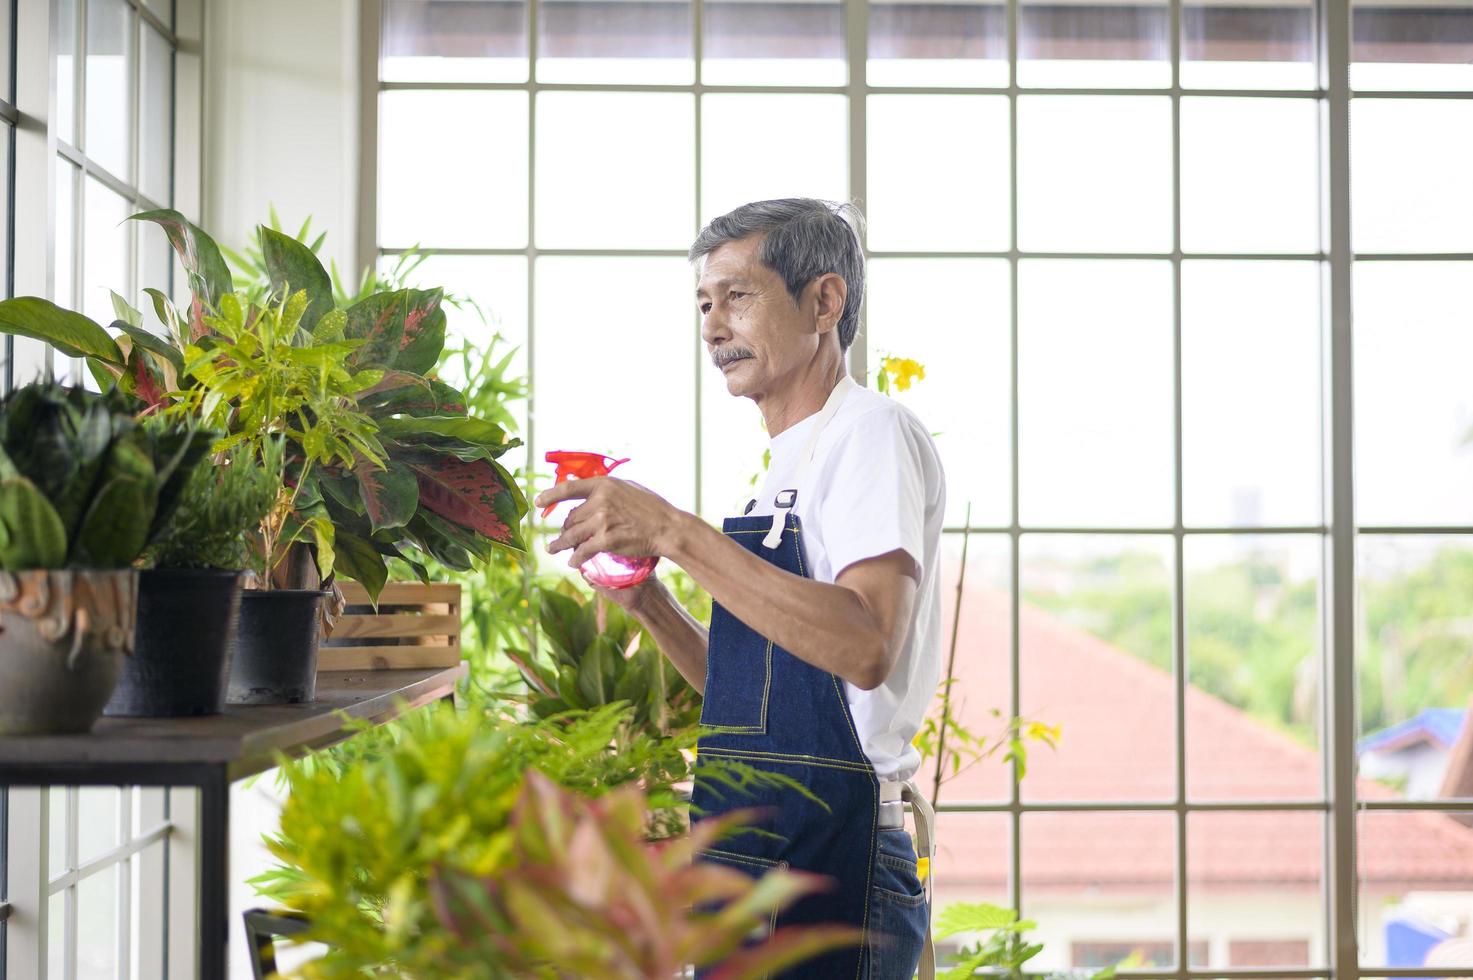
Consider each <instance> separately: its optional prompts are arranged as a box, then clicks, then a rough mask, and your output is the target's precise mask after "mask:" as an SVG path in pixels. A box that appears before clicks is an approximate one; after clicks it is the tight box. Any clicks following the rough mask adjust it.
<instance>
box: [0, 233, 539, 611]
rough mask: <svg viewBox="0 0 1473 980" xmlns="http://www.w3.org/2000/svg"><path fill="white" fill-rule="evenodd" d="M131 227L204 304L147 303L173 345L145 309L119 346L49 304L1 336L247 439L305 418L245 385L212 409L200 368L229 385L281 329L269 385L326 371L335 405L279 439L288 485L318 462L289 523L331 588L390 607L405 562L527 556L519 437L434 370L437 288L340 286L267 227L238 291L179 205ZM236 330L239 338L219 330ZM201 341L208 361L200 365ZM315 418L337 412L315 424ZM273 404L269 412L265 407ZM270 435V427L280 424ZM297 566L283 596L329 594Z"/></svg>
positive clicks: (439, 317) (7, 306)
mask: <svg viewBox="0 0 1473 980" xmlns="http://www.w3.org/2000/svg"><path fill="white" fill-rule="evenodd" d="M133 217H134V218H135V219H137V220H147V221H153V222H156V223H157V224H159V225H160V226H161V227H162V228H163V230H164V232H165V234H166V235H167V236H168V239H169V241H170V243H171V244H172V245H173V247H174V250H175V252H176V253H177V254H178V256H179V259H180V262H181V264H182V266H183V268H184V271H185V274H186V276H187V279H188V282H189V286H190V293H191V300H190V305H189V308H188V309H187V310H183V311H181V310H177V309H175V307H174V306H173V304H172V303H171V302H170V301H169V299H168V297H167V296H165V295H164V294H163V293H162V292H160V291H158V290H156V289H148V290H146V291H145V292H146V293H147V294H148V296H149V298H150V300H151V301H152V304H153V308H154V311H155V313H156V314H157V316H158V318H159V320H160V322H161V323H162V324H163V325H164V328H165V332H166V334H167V336H166V337H159V336H155V335H154V334H152V333H150V332H149V331H147V330H145V329H143V327H142V326H141V323H142V315H141V314H140V313H139V312H138V311H137V310H134V309H133V308H131V307H130V306H128V304H127V303H126V302H125V301H123V300H121V299H120V298H115V304H114V306H115V311H116V312H117V314H118V319H117V320H116V321H114V323H113V325H112V326H113V329H114V330H115V331H116V333H115V334H109V332H108V331H107V330H104V329H103V328H102V327H101V326H99V325H98V324H96V323H94V322H93V321H92V320H90V319H88V318H87V317H85V316H82V315H81V314H78V313H73V312H70V311H67V310H63V309H61V308H59V307H57V306H55V305H54V304H52V303H49V302H47V301H45V300H42V299H37V298H35V297H20V298H18V299H13V300H7V301H5V302H3V303H0V332H7V333H13V334H18V335H22V336H28V337H36V338H39V339H41V340H45V341H47V342H49V343H51V344H52V346H53V347H55V348H56V349H57V350H58V351H59V352H61V353H63V354H66V355H68V356H72V357H82V358H85V359H86V361H87V364H88V366H89V368H90V369H91V370H92V372H93V374H94V375H95V376H96V377H97V378H98V379H99V380H100V381H101V382H104V383H106V384H108V385H112V384H116V386H117V388H118V389H119V390H120V391H122V392H124V393H126V394H129V395H131V396H133V397H134V398H135V399H137V400H138V402H139V403H140V404H139V410H140V411H143V412H150V411H158V410H160V409H162V408H165V407H167V406H169V405H173V404H176V403H177V402H179V401H181V400H183V401H189V402H190V403H191V404H192V405H194V406H196V407H198V409H199V411H201V412H202V413H203V414H204V415H206V416H207V417H211V418H217V417H220V416H221V415H222V414H223V415H224V416H227V417H228V418H229V423H230V424H229V426H228V427H229V429H230V431H231V433H232V434H233V435H237V436H244V435H245V434H247V433H249V432H251V431H256V432H259V431H260V430H259V428H257V429H255V430H253V429H252V426H253V424H256V423H262V422H263V420H268V419H269V418H272V417H275V416H276V415H278V414H283V415H289V414H290V413H292V412H293V411H294V410H293V409H291V408H286V409H282V408H281V407H280V406H279V405H278V404H277V403H276V402H275V401H274V400H272V399H266V398H264V397H257V394H258V393H257V391H256V389H255V388H253V387H248V386H247V385H246V384H245V383H244V381H243V382H242V385H241V386H240V387H238V388H236V389H234V390H231V389H230V388H229V386H228V385H223V386H222V384H218V383H217V384H215V385H214V388H215V392H216V399H217V401H216V402H207V401H206V398H207V397H208V394H209V393H208V392H201V391H200V389H201V388H203V387H207V385H206V382H205V379H204V378H202V377H200V376H199V375H197V374H196V371H197V370H199V369H201V368H202V367H206V366H209V367H212V368H214V369H215V371H216V373H217V375H218V374H220V373H224V374H226V376H227V377H228V376H229V373H230V371H231V369H232V367H235V366H237V365H233V364H232V363H231V358H229V357H225V356H221V355H219V354H217V353H216V351H217V349H218V348H219V347H221V346H222V345H229V344H237V345H238V344H240V343H242V342H243V341H242V339H241V338H243V337H245V336H249V335H252V334H255V335H257V337H258V339H262V338H264V336H265V332H266V329H267V327H268V326H269V327H270V330H271V332H272V333H273V334H274V341H273V343H272V345H271V346H270V360H269V363H267V362H262V363H261V364H260V366H262V367H263V368H267V369H268V370H267V371H266V373H264V374H257V375H256V377H257V378H258V379H264V378H269V377H271V376H273V374H272V372H274V371H275V370H277V369H278V368H283V367H285V368H288V369H291V370H296V369H300V368H305V367H311V368H315V369H316V370H317V372H318V374H319V378H318V379H317V384H318V388H317V394H318V395H329V396H331V397H326V398H325V399H324V400H321V401H319V402H318V403H317V404H316V405H311V404H309V403H307V402H303V404H302V408H303V409H304V410H303V411H297V412H296V413H295V415H294V416H293V417H290V419H289V424H287V425H286V426H283V432H282V435H283V436H284V438H285V439H286V440H287V448H286V474H287V479H288V480H289V481H290V480H292V479H293V474H294V473H296V472H297V471H298V470H301V469H304V468H307V469H311V468H313V467H315V469H316V471H317V481H316V485H315V486H313V485H311V481H310V480H308V481H307V485H303V484H300V483H298V484H293V493H292V498H293V499H292V504H291V508H290V511H291V515H292V516H291V517H290V519H289V520H287V519H284V520H283V522H282V527H283V528H285V529H287V530H288V531H290V530H292V529H294V528H295V527H296V526H297V525H301V526H305V527H311V528H312V533H311V537H312V539H313V540H314V541H315V544H316V546H317V559H318V562H319V566H318V568H317V570H316V571H317V572H318V573H319V575H320V577H321V578H324V579H325V578H326V577H327V576H328V575H330V574H331V573H332V572H333V571H337V572H338V573H340V574H343V575H344V576H346V577H349V578H354V579H357V580H358V581H359V582H360V583H362V584H363V585H364V587H365V588H366V589H367V590H368V591H369V592H370V594H372V595H375V596H376V595H377V593H378V591H379V589H380V588H381V587H382V585H383V583H384V581H385V580H386V579H387V568H386V561H387V560H388V559H390V558H396V557H402V558H404V559H405V561H406V562H407V563H408V567H409V568H410V569H411V570H412V571H413V572H414V573H415V574H417V575H420V576H421V577H424V576H425V574H426V572H425V566H424V559H425V558H426V557H428V558H430V559H433V560H434V561H436V562H438V563H439V564H441V565H443V566H444V567H446V568H450V569H456V570H467V569H470V568H471V567H472V565H473V563H474V562H477V561H484V560H486V558H487V557H488V556H489V555H490V554H491V553H492V552H493V551H494V550H495V549H497V548H507V549H511V550H515V551H524V550H525V545H524V543H523V539H522V535H521V530H520V523H521V520H522V518H523V516H524V515H525V514H526V511H527V504H526V500H525V498H524V497H523V495H522V492H521V490H520V489H519V488H518V486H517V485H516V483H515V481H514V480H513V479H512V478H511V476H510V474H508V473H507V471H506V470H505V469H504V468H503V467H502V466H501V465H500V464H499V463H498V462H497V460H498V458H499V457H500V456H501V455H502V454H504V453H505V452H507V451H508V450H510V449H512V448H513V447H515V446H516V445H518V444H519V443H518V441H517V440H515V439H508V438H507V437H506V434H505V431H504V430H503V429H502V427H501V426H499V425H497V424H496V423H495V422H493V421H490V420H489V419H486V418H478V417H476V416H474V415H470V414H468V413H467V411H466V403H465V397H464V395H463V394H462V392H460V391H459V390H457V389H456V388H454V387H452V386H450V385H448V384H446V383H444V382H443V381H441V380H439V379H438V378H437V377H436V376H435V374H434V369H435V366H436V364H437V362H438V360H439V358H440V355H441V352H442V350H443V348H444V343H445V314H444V311H443V310H442V309H441V303H442V300H443V293H442V291H441V290H438V289H412V288H408V287H402V288H399V287H396V288H387V289H386V288H380V287H383V286H386V285H388V284H387V283H386V282H385V281H384V280H381V279H379V278H378V277H377V274H373V275H371V276H369V277H367V278H365V280H364V283H363V289H361V290H360V294H361V295H354V296H347V295H346V293H345V292H335V290H334V286H333V281H332V278H331V277H330V276H329V274H328V273H327V271H326V270H324V269H323V267H322V264H321V262H319V261H318V259H317V256H316V255H315V254H314V252H313V249H312V248H311V247H310V246H309V245H307V244H304V243H302V242H300V241H298V240H297V239H296V238H293V237H291V236H290V235H287V234H285V233H283V232H281V231H279V230H277V229H275V228H271V227H265V226H262V227H260V228H258V229H257V235H256V243H257V244H256V252H255V253H254V254H255V256H257V257H258V260H259V264H258V268H255V269H253V272H255V271H259V272H260V273H261V274H263V275H264V281H258V282H255V283H252V284H248V285H247V287H246V289H245V290H244V291H242V292H241V293H237V292H236V290H235V286H234V280H233V277H232V275H231V272H230V269H229V266H228V265H227V263H226V261H225V258H224V256H223V255H222V253H221V250H220V248H219V246H218V245H217V244H216V243H215V241H214V240H213V239H212V238H211V237H210V236H209V235H207V234H206V233H205V232H204V231H202V230H201V229H199V228H198V227H196V226H195V225H193V224H191V223H190V222H189V221H188V220H186V219H185V218H184V217H183V216H182V215H180V214H179V213H178V212H175V211H167V210H163V211H150V212H145V213H142V214H137V215H134V216H133ZM364 290H370V291H368V292H366V293H364ZM339 300H343V301H344V302H345V303H346V304H347V305H340V304H339ZM270 311H275V312H274V314H273V313H272V312H270ZM261 316H267V317H268V318H270V317H273V316H274V322H273V323H271V324H265V323H263V324H261V325H259V326H258V325H257V320H258V319H259V318H260V317H261ZM222 324H226V325H229V326H230V327H231V328H233V330H234V333H233V334H231V333H229V332H228V331H227V332H226V333H222V332H221V331H222V329H223V328H222ZM191 347H194V348H197V349H198V351H199V352H200V355H201V356H197V357H196V356H190V351H189V348H191ZM264 347H265V345H258V346H257V347H253V348H251V349H249V350H237V351H235V352H234V353H236V354H245V355H248V357H247V363H249V362H250V359H251V358H259V357H260V356H262V355H263V348H264ZM240 373H241V372H239V371H238V372H237V375H239V374H240ZM344 378H346V379H348V381H347V382H344ZM293 383H295V382H293ZM318 407H325V408H328V409H329V411H328V414H327V415H326V416H325V417H319V416H318V415H317V414H316V413H315V411H314V409H315V408H318ZM261 408H264V411H265V414H261V413H260V412H256V409H261ZM253 412H255V414H253ZM266 431H267V433H268V434H269V433H270V432H271V431H272V430H271V427H270V425H269V424H267V426H266ZM319 438H320V440H321V441H320V442H315V441H314V442H312V443H307V442H304V441H302V440H306V439H312V440H318V439H319ZM293 522H295V523H293ZM327 527H331V528H332V532H331V537H332V541H329V540H328V537H329V535H328V532H327V531H326V530H325V529H326V528H327ZM288 536H290V535H288ZM296 543H297V541H296V540H295V539H293V541H292V544H296ZM288 550H289V551H292V552H293V553H294V554H295V555H300V554H301V551H302V549H300V548H294V549H288ZM267 553H268V554H269V553H270V549H269V548H268V549H267ZM324 564H326V565H330V566H331V567H322V566H323V565H324ZM274 567H277V568H281V567H283V566H282V565H277V566H274ZM284 567H286V568H287V569H288V570H289V573H288V574H286V575H285V579H286V581H284V582H283V584H287V585H301V584H315V583H305V582H301V581H300V579H302V578H303V577H304V575H305V570H304V568H303V563H302V562H301V561H299V560H294V561H292V562H291V563H289V564H288V565H286V566H284Z"/></svg>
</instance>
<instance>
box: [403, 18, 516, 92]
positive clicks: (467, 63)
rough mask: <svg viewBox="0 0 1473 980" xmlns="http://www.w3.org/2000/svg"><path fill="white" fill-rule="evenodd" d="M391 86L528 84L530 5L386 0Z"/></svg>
mask: <svg viewBox="0 0 1473 980" xmlns="http://www.w3.org/2000/svg"><path fill="white" fill-rule="evenodd" d="M382 43H383V48H382V51H381V57H380V59H379V75H380V77H381V78H383V79H384V81H387V82H525V81H526V80H527V3H526V0H456V2H453V3H445V2H443V0H441V2H436V0H385V2H384V20H383V42H382Z"/></svg>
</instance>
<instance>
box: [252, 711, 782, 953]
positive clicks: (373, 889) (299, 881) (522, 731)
mask: <svg viewBox="0 0 1473 980" xmlns="http://www.w3.org/2000/svg"><path fill="white" fill-rule="evenodd" d="M467 702H468V706H467V707H466V708H465V709H463V710H456V709H455V708H453V707H451V706H450V705H447V704H444V703H437V704H435V705H431V706H427V707H425V708H423V709H421V710H419V711H415V712H413V713H411V714H409V715H406V716H405V717H403V718H401V719H400V720H398V721H397V722H395V723H394V724H392V725H388V726H384V727H381V728H370V727H368V726H359V727H360V728H362V729H363V730H361V731H360V732H359V733H358V734H356V735H355V736H354V737H352V738H351V739H349V740H348V741H346V742H344V743H342V744H341V745H339V746H336V747H335V748H334V749H333V750H332V751H331V752H324V753H318V754H316V755H314V756H310V757H308V758H307V759H304V760H301V761H298V762H292V763H286V761H285V760H282V761H283V763H284V765H283V768H282V773H283V777H284V778H285V780H286V782H287V786H288V788H289V794H288V796H287V801H286V803H285V805H284V807H283V809H282V812H281V820H280V828H279V833H278V834H277V835H276V836H275V837H271V838H268V841H267V843H268V846H269V847H270V849H271V851H272V853H273V854H274V855H275V856H276V857H277V859H278V860H279V861H280V862H281V865H280V866H279V867H277V868H275V869H273V870H272V871H269V872H267V873H266V874H264V875H262V876H260V877H258V878H257V879H255V880H254V882H253V883H254V884H255V885H256V886H257V889H258V891H259V892H260V893H261V894H262V895H264V896H266V897H268V898H270V899H272V900H274V901H276V902H278V903H280V904H283V905H285V906H287V907H289V908H292V909H294V910H296V911H298V912H300V913H303V914H304V915H305V916H306V918H307V919H308V920H309V921H310V922H311V923H312V931H311V932H310V933H309V935H308V936H307V938H308V939H316V940H321V941H323V942H325V943H327V944H328V945H329V947H330V948H331V951H330V953H329V954H328V957H327V958H326V959H324V960H322V961H320V964H319V965H317V966H315V967H314V969H315V970H316V971H317V972H316V973H314V975H316V976H323V977H339V976H341V977H347V976H360V975H361V974H359V973H356V972H354V971H357V970H360V969H361V970H363V971H365V972H366V973H369V974H374V975H387V976H403V975H407V976H442V975H444V973H443V972H437V970H438V968H439V966H440V965H442V964H443V962H444V961H443V959H442V957H443V956H444V955H445V952H446V950H447V949H448V948H450V946H452V945H453V944H454V943H455V940H454V937H453V934H452V933H451V931H450V930H448V929H447V928H445V927H444V926H443V925H441V924H440V923H439V921H438V920H437V918H436V913H435V907H434V902H433V900H432V896H431V893H430V888H431V870H432V869H438V872H437V873H440V874H442V875H445V874H452V873H461V874H465V875H472V876H490V875H496V874H498V873H499V872H500V871H502V870H503V869H507V868H510V867H513V866H514V864H513V854H514V847H513V845H514V834H513V832H512V830H511V820H512V815H513V811H514V809H515V805H516V802H517V799H518V795H519V793H520V792H521V788H522V785H523V781H524V777H525V776H526V774H527V773H529V772H530V771H532V770H536V771H538V772H540V773H542V774H543V775H545V776H546V777H547V778H549V779H551V780H552V781H553V782H555V783H556V784H557V785H558V786H561V787H563V788H564V789H565V790H567V791H569V792H572V793H576V794H578V795H580V796H583V797H587V798H598V797H602V796H604V795H605V794H607V793H609V792H611V791H613V790H615V789H617V788H619V787H621V786H632V785H637V786H639V787H640V790H641V792H642V794H643V799H644V802H643V811H644V813H645V815H646V816H645V821H644V823H643V825H642V826H643V834H644V836H646V837H648V838H650V839H652V840H662V839H668V838H673V837H679V836H681V835H682V834H683V833H684V832H685V830H686V823H687V821H686V819H685V811H686V805H685V804H684V794H683V793H681V792H680V791H679V789H678V784H681V783H683V782H684V781H686V780H687V779H688V778H689V771H690V770H689V763H688V761H687V758H686V756H687V754H688V753H689V750H690V748H691V747H692V746H693V745H694V744H695V736H694V733H693V732H686V733H676V734H674V735H672V736H671V737H668V738H657V737H653V736H650V735H647V734H644V733H642V732H639V731H636V730H631V728H630V713H631V709H630V708H629V707H628V706H627V705H611V706H608V707H605V708H601V709H598V710H594V711H589V712H569V713H567V714H565V715H559V716H554V717H550V718H547V719H541V720H533V721H525V720H523V719H522V718H520V717H518V716H517V715H516V714H514V713H512V712H511V711H510V710H509V706H508V705H507V704H506V703H504V702H497V701H492V700H484V699H480V698H476V697H474V696H472V697H470V698H468V699H467ZM712 763H713V764H712V765H710V766H707V765H704V764H703V766H702V775H701V778H710V779H712V780H714V781H716V782H717V783H719V784H720V785H721V786H722V787H724V788H726V789H728V790H730V791H740V790H741V789H742V788H743V787H749V786H753V785H759V784H760V785H766V784H778V783H781V784H782V785H789V784H790V783H791V780H782V779H781V778H779V777H775V776H771V775H769V774H765V773H761V772H759V771H757V770H753V769H751V768H750V767H746V766H741V765H736V764H732V765H723V766H718V765H716V764H715V760H712ZM793 786H794V787H795V789H796V791H798V792H803V791H804V790H803V788H802V787H800V786H797V785H796V784H793Z"/></svg>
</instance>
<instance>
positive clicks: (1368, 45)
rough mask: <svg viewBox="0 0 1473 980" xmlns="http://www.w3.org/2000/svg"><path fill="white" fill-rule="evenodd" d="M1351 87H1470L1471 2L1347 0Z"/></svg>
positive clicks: (1472, 63)
mask: <svg viewBox="0 0 1473 980" xmlns="http://www.w3.org/2000/svg"><path fill="white" fill-rule="evenodd" d="M1351 10H1352V14H1353V21H1352V27H1353V28H1354V34H1355V37H1354V41H1353V43H1352V45H1351V49H1350V87H1351V88H1357V89H1365V90H1369V89H1402V90H1406V89H1412V90H1418V89H1427V90H1437V89H1469V88H1473V2H1470V0H1420V2H1417V0H1413V2H1410V3H1387V2H1386V0H1370V2H1367V0H1352V3H1351Z"/></svg>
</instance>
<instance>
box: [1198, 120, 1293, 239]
mask: <svg viewBox="0 0 1473 980" xmlns="http://www.w3.org/2000/svg"><path fill="white" fill-rule="evenodd" d="M1181 140H1182V143H1181V162H1182V172H1181V173H1182V248H1184V249H1185V250H1187V251H1188V252H1313V251H1315V249H1316V247H1317V245H1318V243H1319V106H1318V104H1316V103H1315V102H1314V101H1312V100H1310V99H1191V98H1187V99H1182V103H1181Z"/></svg>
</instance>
